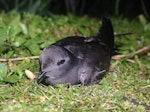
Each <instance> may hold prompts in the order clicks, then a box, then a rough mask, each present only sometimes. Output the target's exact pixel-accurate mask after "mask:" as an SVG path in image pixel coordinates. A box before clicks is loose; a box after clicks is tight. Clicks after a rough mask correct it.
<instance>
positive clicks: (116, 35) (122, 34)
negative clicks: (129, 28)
mask: <svg viewBox="0 0 150 112" xmlns="http://www.w3.org/2000/svg"><path fill="white" fill-rule="evenodd" d="M132 34H135V33H133V32H128V33H121V34H114V36H115V37H122V36H125V35H132Z"/></svg>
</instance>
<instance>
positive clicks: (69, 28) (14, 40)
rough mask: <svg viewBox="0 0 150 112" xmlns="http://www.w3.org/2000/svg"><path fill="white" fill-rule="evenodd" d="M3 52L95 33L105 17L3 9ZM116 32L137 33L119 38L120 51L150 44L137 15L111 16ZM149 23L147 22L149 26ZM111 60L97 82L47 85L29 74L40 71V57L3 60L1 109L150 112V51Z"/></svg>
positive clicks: (35, 49)
mask: <svg viewBox="0 0 150 112" xmlns="http://www.w3.org/2000/svg"><path fill="white" fill-rule="evenodd" d="M0 15H1V16H0V48H1V49H0V57H1V58H13V57H25V56H26V57H27V56H32V55H39V54H40V52H41V49H43V48H44V47H46V46H48V45H49V44H52V43H53V42H55V41H56V40H59V39H61V38H63V37H66V36H70V35H82V36H90V35H94V34H96V32H97V30H98V27H99V26H100V24H101V22H100V20H99V19H93V18H89V17H86V16H84V17H75V16H73V15H68V16H61V15H59V16H58V15H55V16H53V17H52V18H46V17H40V16H37V15H31V14H23V15H19V14H18V13H16V12H10V13H7V14H6V13H1V14H0ZM111 20H112V23H113V26H114V31H115V32H116V33H124V32H135V34H134V35H128V36H125V37H122V38H116V44H118V45H121V46H120V50H119V52H120V53H123V54H128V53H131V52H135V51H137V50H138V49H139V48H142V47H144V46H146V45H149V41H150V39H149V29H150V28H149V29H145V25H147V24H145V25H143V24H142V23H141V22H140V21H139V20H138V19H135V20H133V21H129V20H127V19H123V18H114V17H112V18H111ZM146 27H147V26H146ZM132 61H134V63H131V62H129V61H127V58H124V59H121V60H112V63H111V67H110V72H109V73H107V75H106V77H105V78H103V79H102V80H101V82H100V83H99V84H97V85H93V86H89V87H85V86H81V87H79V86H68V85H57V86H56V87H52V86H48V87H45V86H42V85H38V84H37V83H36V80H30V79H28V78H27V77H26V75H25V72H24V71H25V69H28V70H30V71H32V72H33V73H34V74H35V75H37V74H38V69H39V64H38V60H30V59H24V60H22V61H12V62H7V63H6V62H0V73H1V74H0V111H1V112H8V111H11V112H16V111H17V112H34V111H35V112H41V111H42V112H84V111H85V112H92V111H94V112H103V111H110V112H122V111H128V112H133V111H134V112H146V111H148V110H150V100H149V98H150V65H149V62H150V54H149V53H147V54H146V55H143V56H137V55H135V56H133V58H132Z"/></svg>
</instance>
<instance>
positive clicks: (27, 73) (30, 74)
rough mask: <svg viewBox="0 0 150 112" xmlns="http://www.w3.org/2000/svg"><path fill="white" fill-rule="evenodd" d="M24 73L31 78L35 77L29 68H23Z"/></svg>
mask: <svg viewBox="0 0 150 112" xmlns="http://www.w3.org/2000/svg"><path fill="white" fill-rule="evenodd" d="M25 74H26V76H27V77H28V78H29V79H31V80H34V79H35V75H34V74H33V73H32V72H31V71H30V70H25Z"/></svg>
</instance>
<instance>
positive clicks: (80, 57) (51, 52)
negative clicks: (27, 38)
mask: <svg viewBox="0 0 150 112" xmlns="http://www.w3.org/2000/svg"><path fill="white" fill-rule="evenodd" d="M113 47H114V34H113V27H112V23H111V21H110V19H107V18H105V17H104V18H103V19H102V26H101V27H100V29H99V32H98V34H97V36H93V37H86V38H84V37H80V36H71V37H67V38H64V39H62V40H59V41H57V42H56V43H54V44H52V45H50V46H49V47H47V48H45V49H44V50H43V52H42V54H41V55H40V73H39V75H38V78H37V82H38V83H42V84H44V85H47V86H48V85H56V84H65V83H69V84H71V85H76V84H82V85H92V84H97V83H99V82H100V80H101V79H102V78H103V77H104V76H105V74H106V72H107V71H108V70H109V66H110V62H111V56H112V52H113Z"/></svg>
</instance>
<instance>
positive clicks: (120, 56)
mask: <svg viewBox="0 0 150 112" xmlns="http://www.w3.org/2000/svg"><path fill="white" fill-rule="evenodd" d="M149 51H150V45H149V46H145V47H143V48H141V49H139V50H138V51H136V52H134V53H130V54H121V55H115V56H113V57H112V59H114V60H120V59H122V58H127V57H129V58H132V57H133V56H135V55H144V54H146V53H148V52H149Z"/></svg>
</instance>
